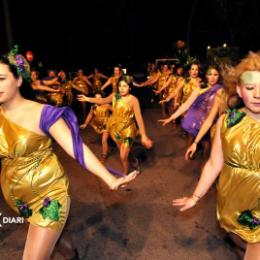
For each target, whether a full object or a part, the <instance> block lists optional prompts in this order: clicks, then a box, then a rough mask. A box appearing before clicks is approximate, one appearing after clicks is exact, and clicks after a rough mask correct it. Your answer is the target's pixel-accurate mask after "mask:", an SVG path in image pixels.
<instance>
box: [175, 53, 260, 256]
mask: <svg viewBox="0 0 260 260" xmlns="http://www.w3.org/2000/svg"><path fill="white" fill-rule="evenodd" d="M225 86H226V87H227V88H228V89H229V90H230V92H233V93H235V92H236V93H237V95H238V98H239V99H240V100H241V101H242V102H241V103H240V104H241V107H240V108H233V109H230V110H228V112H227V114H226V115H222V116H221V117H220V118H219V120H218V123H217V129H216V134H215V137H214V143H213V147H212V151H211V155H210V158H209V160H208V162H207V163H206V165H205V167H204V169H203V171H202V175H201V177H200V180H199V183H198V185H197V187H196V189H195V191H194V193H193V194H192V195H191V196H190V197H185V198H181V199H177V200H174V201H173V205H174V206H181V209H180V210H181V211H184V210H186V209H188V208H191V207H193V206H195V205H196V203H197V202H198V201H199V200H200V199H201V198H202V197H203V196H204V195H205V194H206V193H207V191H208V190H209V188H210V186H211V185H212V184H213V183H214V181H215V180H216V179H217V177H218V176H219V180H218V195H217V217H218V220H219V222H220V225H221V227H223V228H224V229H225V230H226V231H227V232H229V234H230V236H231V238H232V239H233V240H234V241H235V242H236V243H237V245H238V246H239V247H240V249H242V248H243V243H241V242H242V241H244V242H245V243H246V252H245V257H244V259H246V260H256V259H260V204H259V202H260V175H259V172H260V54H259V53H250V54H249V55H248V56H247V57H246V58H244V59H243V60H242V61H241V62H240V63H239V64H238V65H237V66H236V67H235V68H233V69H231V70H230V71H229V73H228V74H227V75H226V76H225ZM239 238H241V240H242V241H240V242H238V241H239ZM241 251H242V250H241Z"/></svg>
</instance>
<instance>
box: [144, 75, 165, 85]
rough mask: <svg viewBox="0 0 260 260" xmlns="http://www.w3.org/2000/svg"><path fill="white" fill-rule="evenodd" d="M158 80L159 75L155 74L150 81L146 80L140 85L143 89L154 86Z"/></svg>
mask: <svg viewBox="0 0 260 260" xmlns="http://www.w3.org/2000/svg"><path fill="white" fill-rule="evenodd" d="M159 78H160V74H159V73H157V74H156V76H154V77H151V78H150V79H148V80H146V81H145V82H143V83H141V85H142V86H143V87H145V86H149V85H153V84H155V83H156V82H157V81H158V80H159Z"/></svg>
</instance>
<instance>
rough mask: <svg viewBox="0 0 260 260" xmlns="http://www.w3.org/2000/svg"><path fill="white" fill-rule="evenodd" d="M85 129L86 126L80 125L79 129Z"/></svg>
mask: <svg viewBox="0 0 260 260" xmlns="http://www.w3.org/2000/svg"><path fill="white" fill-rule="evenodd" d="M86 127H87V124H82V125H80V126H79V128H80V129H85V128H86Z"/></svg>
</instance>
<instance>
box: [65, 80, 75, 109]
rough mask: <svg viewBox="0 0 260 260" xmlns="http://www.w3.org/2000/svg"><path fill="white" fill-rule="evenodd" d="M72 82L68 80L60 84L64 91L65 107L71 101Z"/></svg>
mask: <svg viewBox="0 0 260 260" xmlns="http://www.w3.org/2000/svg"><path fill="white" fill-rule="evenodd" d="M72 84H73V83H72V81H71V80H69V81H67V82H65V83H63V84H62V88H63V89H64V90H65V97H66V105H69V106H70V105H71V104H72V100H73V94H72Z"/></svg>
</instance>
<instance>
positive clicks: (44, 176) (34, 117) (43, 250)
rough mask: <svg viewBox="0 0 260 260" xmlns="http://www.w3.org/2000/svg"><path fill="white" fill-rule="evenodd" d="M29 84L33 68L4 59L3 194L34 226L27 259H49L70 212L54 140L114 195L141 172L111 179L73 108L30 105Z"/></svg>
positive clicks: (0, 87)
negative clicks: (24, 89)
mask: <svg viewBox="0 0 260 260" xmlns="http://www.w3.org/2000/svg"><path fill="white" fill-rule="evenodd" d="M23 78H24V79H29V78H30V72H29V64H28V63H27V62H26V60H25V58H24V57H23V56H22V55H19V54H18V53H17V49H13V50H12V51H11V52H10V53H9V55H7V56H4V57H1V58H0V103H1V107H0V129H1V131H0V158H1V163H2V167H1V188H2V192H3V196H4V198H5V201H6V202H7V204H8V205H9V206H10V207H11V208H12V209H13V210H14V211H15V212H17V213H19V214H20V215H21V216H23V217H24V218H26V219H27V220H28V222H29V224H30V225H29V230H28V234H27V239H26V244H25V249H24V254H23V259H24V260H31V259H49V257H50V255H51V253H52V251H53V248H54V246H55V243H56V242H57V240H58V238H59V236H60V234H61V232H62V229H63V227H64V224H65V222H66V219H67V216H68V213H69V208H70V197H69V192H68V186H69V182H68V178H67V175H66V174H65V173H64V170H63V167H62V166H61V164H60V162H59V161H58V159H57V157H56V155H55V154H54V152H53V150H52V147H51V143H52V139H51V137H53V138H54V139H55V140H56V142H57V143H58V144H60V145H61V147H62V148H63V149H64V150H65V151H66V152H67V153H68V154H69V155H70V156H71V157H73V158H75V159H76V160H77V161H78V162H79V163H80V164H81V165H82V167H84V168H87V169H88V170H89V171H90V172H92V173H94V174H95V175H97V176H98V177H99V178H101V179H102V180H103V181H104V182H105V183H106V184H107V185H108V186H109V187H110V188H111V189H118V187H119V186H121V185H122V184H125V183H128V182H129V181H130V180H132V179H133V178H135V175H136V172H134V173H133V174H130V175H128V176H127V177H124V178H119V179H116V178H115V177H114V176H113V175H111V174H110V173H109V172H108V171H107V170H106V169H105V168H104V166H103V165H102V164H101V163H100V162H99V161H98V159H97V158H96V157H95V156H94V154H93V153H92V152H91V151H90V149H89V148H88V147H87V146H86V145H85V144H83V142H82V139H81V138H80V136H79V135H78V128H77V120H76V117H75V115H74V114H73V112H72V111H71V110H70V108H69V107H63V108H58V107H53V106H50V105H42V104H39V103H36V102H33V101H30V100H27V99H24V98H23V97H22V96H21V94H20V91H19V89H20V87H22V83H23ZM90 162H91V163H90Z"/></svg>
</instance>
